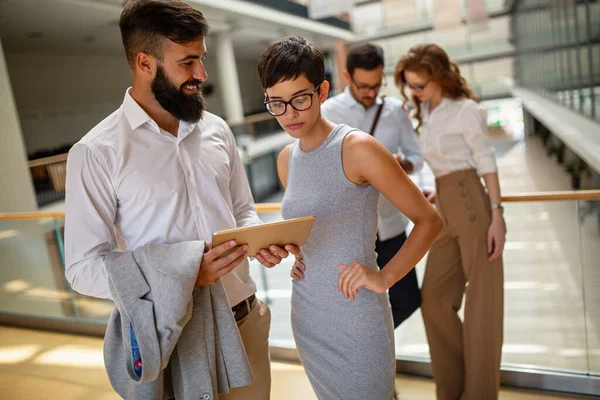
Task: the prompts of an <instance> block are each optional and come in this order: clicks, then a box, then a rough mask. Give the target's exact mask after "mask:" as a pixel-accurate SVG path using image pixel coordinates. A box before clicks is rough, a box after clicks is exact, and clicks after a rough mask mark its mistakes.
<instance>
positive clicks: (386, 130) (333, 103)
mask: <svg viewBox="0 0 600 400" xmlns="http://www.w3.org/2000/svg"><path fill="white" fill-rule="evenodd" d="M381 102H382V99H381V97H379V96H378V97H377V98H376V100H375V104H374V105H372V106H371V107H369V108H365V106H363V105H362V104H361V103H359V102H358V101H357V100H356V99H355V98H354V96H352V93H350V88H349V87H346V89H345V90H344V91H343V92H342V93H340V94H338V95H337V96H334V97H332V98H330V99H328V100H327V101H326V102H325V103H323V105H322V106H321V112H322V113H323V115H324V116H325V118H327V119H328V120H329V121H331V122H333V123H335V124H346V125H348V126H351V127H353V128H357V129H360V130H361V131H363V132H367V133H370V132H369V131H370V130H371V126H372V125H373V120H374V119H375V114H376V113H377V109H378V108H379V105H380V104H381ZM373 137H374V138H375V139H377V140H378V141H379V142H380V143H381V144H382V145H384V146H385V148H386V149H388V150H389V151H390V153H392V154H394V155H396V154H402V156H403V157H404V158H405V159H406V160H408V161H410V163H411V164H412V165H413V172H416V171H419V170H420V169H421V168H422V167H423V155H422V154H421V148H420V146H419V140H418V138H417V135H416V134H415V130H414V129H413V127H412V124H411V122H410V119H409V118H408V116H407V115H406V112H404V110H403V109H402V101H400V100H399V99H396V98H393V97H386V98H385V102H384V105H383V109H382V110H381V115H380V116H379V122H378V123H377V128H376V129H375V134H374V135H373ZM407 226H408V219H407V218H406V217H405V216H404V215H403V214H402V213H401V212H400V211H398V209H397V208H396V206H394V205H393V204H392V203H391V202H390V201H389V200H388V199H386V198H385V197H384V196H383V195H380V196H379V221H378V234H379V240H382V241H383V240H387V239H391V238H393V237H396V236H398V235H400V234H401V233H402V232H404V231H405V230H406V227H407Z"/></svg>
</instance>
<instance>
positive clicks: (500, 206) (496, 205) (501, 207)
mask: <svg viewBox="0 0 600 400" xmlns="http://www.w3.org/2000/svg"><path fill="white" fill-rule="evenodd" d="M496 209H498V210H500V212H501V213H502V214H504V206H503V205H502V204H501V203H494V204H492V205H491V206H490V210H492V211H494V210H496Z"/></svg>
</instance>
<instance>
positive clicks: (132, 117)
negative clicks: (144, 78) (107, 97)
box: [123, 88, 206, 140]
mask: <svg viewBox="0 0 600 400" xmlns="http://www.w3.org/2000/svg"><path fill="white" fill-rule="evenodd" d="M130 90H131V88H129V89H127V91H126V92H125V98H124V99H123V112H124V113H125V116H126V117H127V120H128V121H129V125H130V126H131V129H132V130H136V129H137V128H139V127H140V126H142V125H144V124H145V123H146V122H149V121H152V118H151V117H150V116H149V115H148V113H147V112H146V111H144V109H143V108H142V107H141V106H140V105H139V104H138V102H137V101H135V100H134V98H133V97H131V93H129V92H130ZM205 112H206V111H205ZM197 126H198V124H197V123H188V122H185V121H179V132H178V134H177V138H178V139H179V140H183V138H185V137H186V136H187V135H189V134H190V133H191V132H192V131H193V130H194V128H195V127H197Z"/></svg>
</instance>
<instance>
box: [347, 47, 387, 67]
mask: <svg viewBox="0 0 600 400" xmlns="http://www.w3.org/2000/svg"><path fill="white" fill-rule="evenodd" d="M383 62H384V61H383V49H382V48H381V46H378V45H376V44H371V43H362V44H357V45H354V46H352V47H350V49H349V50H348V54H347V55H346V70H347V71H348V72H349V73H350V75H352V74H353V73H354V70H355V69H356V68H360V69H366V70H367V71H371V70H373V69H375V68H377V67H379V66H383Z"/></svg>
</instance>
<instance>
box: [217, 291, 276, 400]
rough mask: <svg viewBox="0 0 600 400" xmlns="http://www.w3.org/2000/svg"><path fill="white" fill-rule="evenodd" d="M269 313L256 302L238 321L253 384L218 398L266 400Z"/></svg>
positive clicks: (269, 384) (268, 364)
mask: <svg viewBox="0 0 600 400" xmlns="http://www.w3.org/2000/svg"><path fill="white" fill-rule="evenodd" d="M270 327H271V310H270V309H269V306H267V305H266V304H265V303H263V302H262V301H260V300H258V299H256V305H255V306H254V307H253V308H252V311H250V313H249V314H248V315H246V317H244V318H243V319H242V320H240V321H238V328H239V330H240V335H241V337H242V341H243V342H244V347H245V348H246V354H248V359H249V360H250V365H251V367H252V373H253V374H254V381H253V382H252V383H251V384H250V385H248V386H244V387H241V388H235V389H232V390H231V392H229V394H225V395H220V396H219V399H221V400H268V399H269V397H270V396H271V358H270V356H269V329H270Z"/></svg>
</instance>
